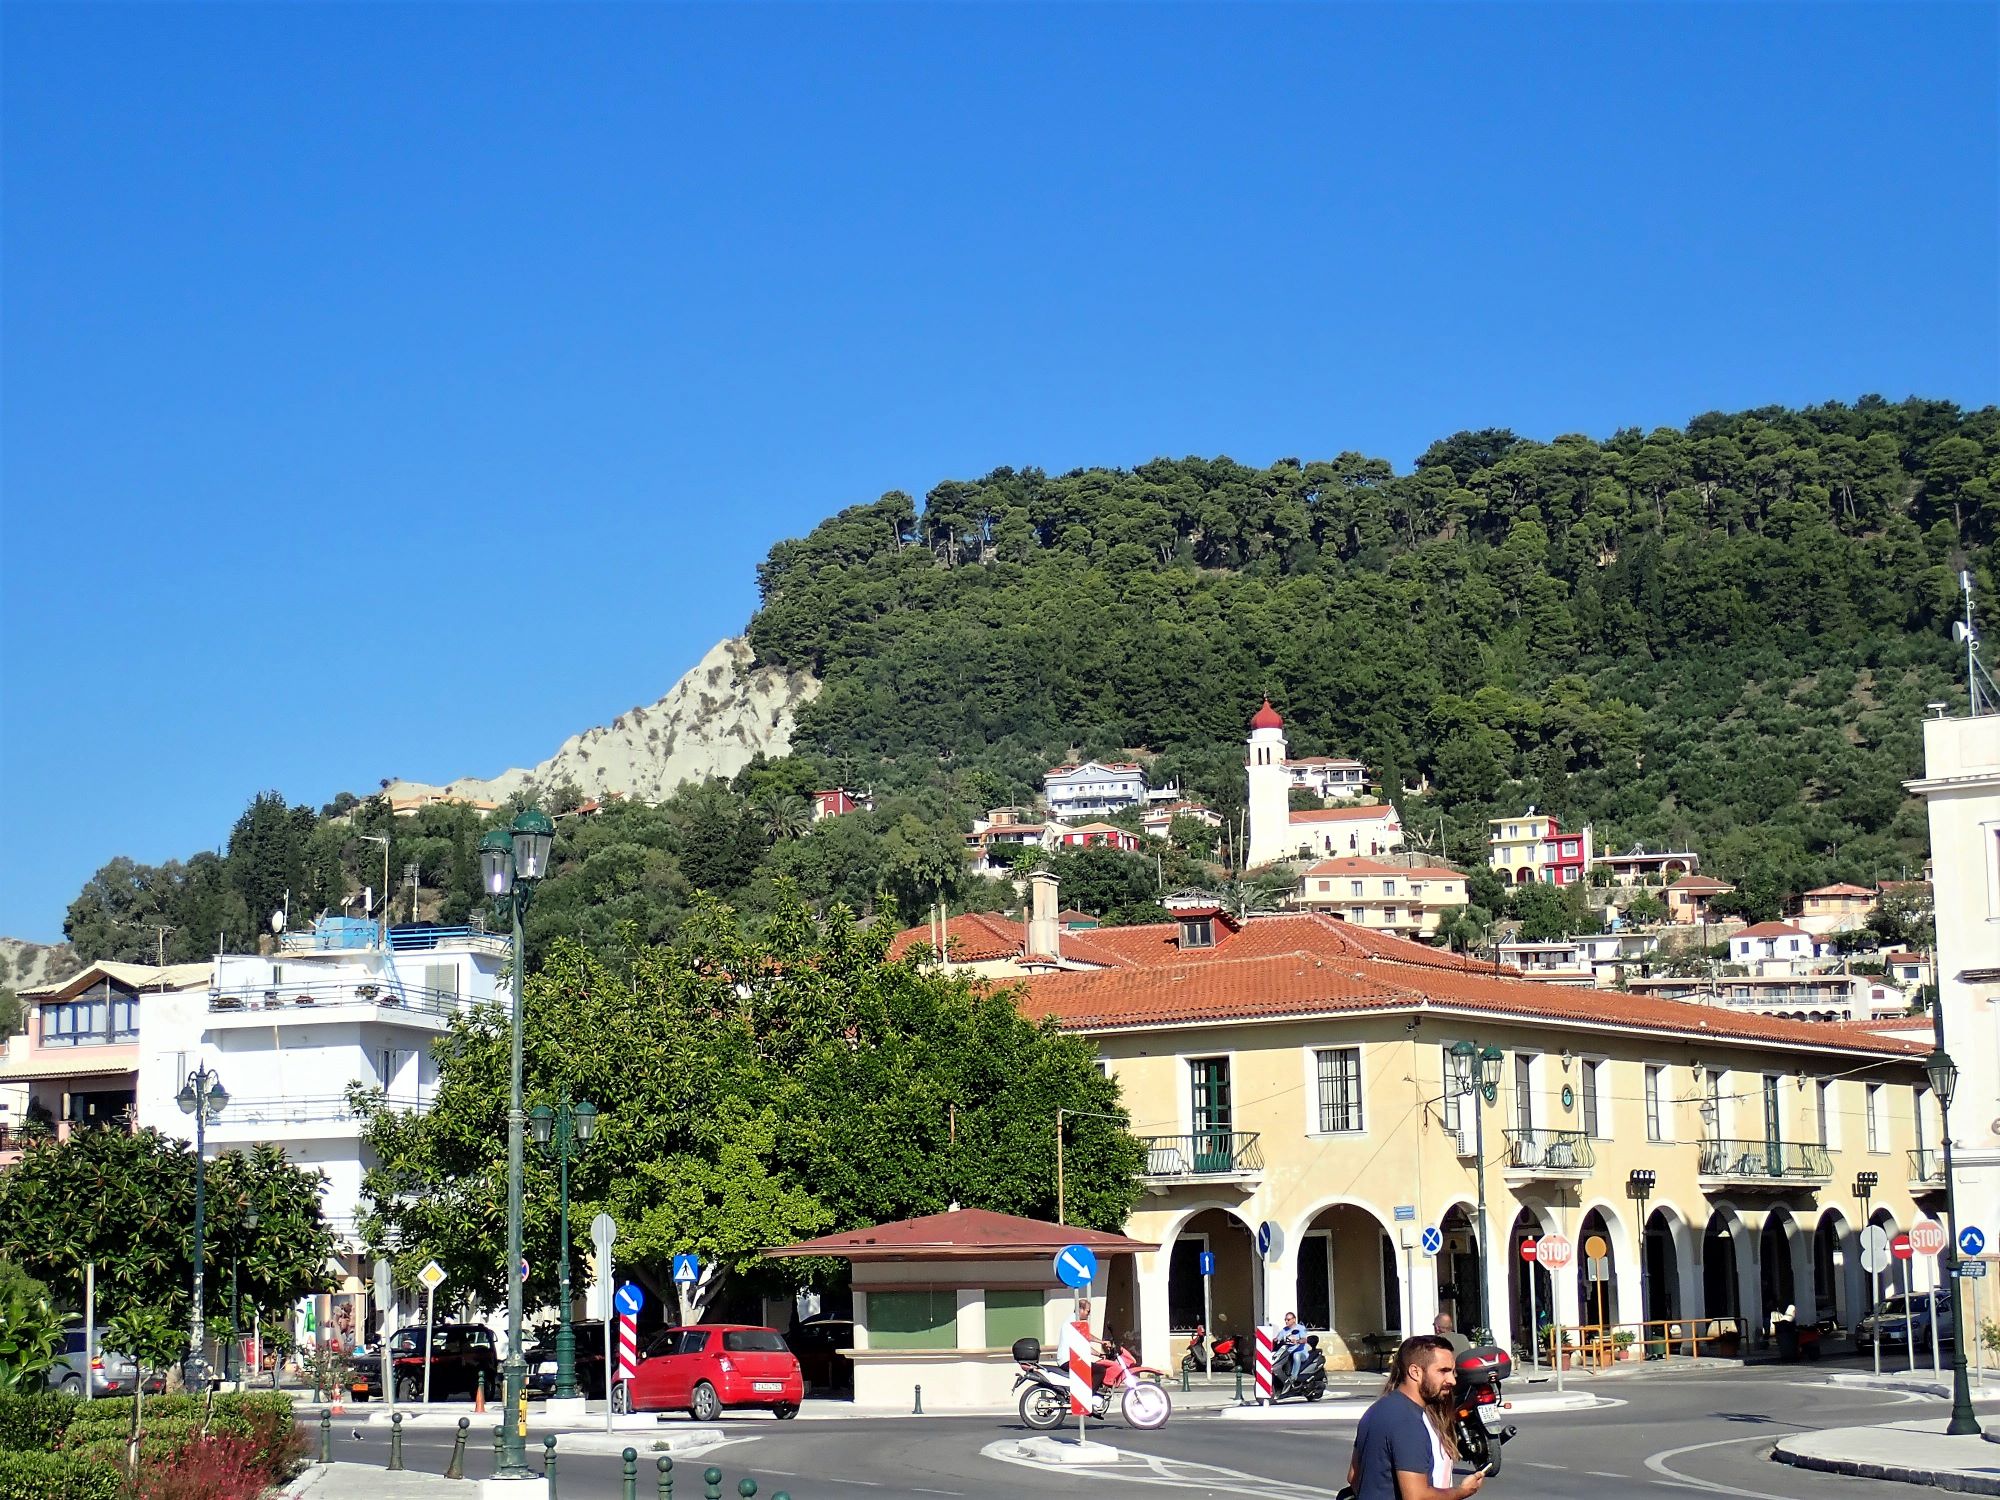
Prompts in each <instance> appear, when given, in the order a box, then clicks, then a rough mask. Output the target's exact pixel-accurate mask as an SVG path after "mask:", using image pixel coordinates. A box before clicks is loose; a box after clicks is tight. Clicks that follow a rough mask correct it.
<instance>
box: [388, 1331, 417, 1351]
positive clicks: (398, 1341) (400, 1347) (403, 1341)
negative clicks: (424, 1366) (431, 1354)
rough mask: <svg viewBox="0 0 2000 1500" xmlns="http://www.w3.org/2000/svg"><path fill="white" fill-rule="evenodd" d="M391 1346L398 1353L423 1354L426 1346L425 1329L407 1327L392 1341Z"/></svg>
mask: <svg viewBox="0 0 2000 1500" xmlns="http://www.w3.org/2000/svg"><path fill="white" fill-rule="evenodd" d="M389 1348H390V1350H391V1351H392V1352H394V1353H397V1354H421V1353H422V1352H423V1348H424V1331H423V1329H421V1328H405V1329H403V1330H402V1331H401V1332H400V1333H398V1334H397V1335H396V1337H395V1338H394V1339H392V1340H391V1341H390V1344H389Z"/></svg>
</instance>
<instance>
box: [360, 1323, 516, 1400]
mask: <svg viewBox="0 0 2000 1500" xmlns="http://www.w3.org/2000/svg"><path fill="white" fill-rule="evenodd" d="M428 1333H429V1336H427V1334H426V1330H425V1329H424V1328H423V1326H422V1325H421V1324H419V1325H415V1326H413V1327H409V1328H399V1329H397V1330H396V1332H395V1333H394V1334H393V1335H392V1336H391V1337H390V1339H389V1367H390V1369H391V1371H392V1372H393V1374H394V1376H395V1381H396V1399H397V1400H398V1401H421V1400H423V1399H424V1361H425V1358H426V1355H427V1352H428V1358H429V1360H430V1367H431V1392H430V1393H431V1399H432V1400H433V1401H449V1400H452V1399H454V1398H457V1397H470V1396H471V1395H472V1393H473V1391H474V1389H475V1388H476V1387H477V1386H478V1384H479V1377H480V1376H481V1375H484V1376H485V1377H486V1394H487V1396H488V1398H489V1399H490V1398H494V1397H497V1396H498V1395H499V1394H500V1380H499V1370H500V1360H499V1355H498V1352H497V1348H496V1346H495V1344H494V1342H493V1330H492V1329H490V1328H487V1327H484V1326H483V1325H481V1324H478V1323H440V1324H439V1325H438V1326H437V1327H436V1328H434V1329H431V1330H429V1331H428ZM348 1393H349V1394H350V1395H351V1396H352V1397H353V1398H354V1399H355V1400H356V1401H379V1400H381V1399H382V1356H381V1354H380V1353H379V1352H377V1353H376V1354H375V1355H374V1356H373V1357H372V1358H369V1359H367V1360H359V1359H357V1361H356V1362H355V1364H354V1366H353V1369H352V1371H351V1372H350V1374H349V1376H348Z"/></svg>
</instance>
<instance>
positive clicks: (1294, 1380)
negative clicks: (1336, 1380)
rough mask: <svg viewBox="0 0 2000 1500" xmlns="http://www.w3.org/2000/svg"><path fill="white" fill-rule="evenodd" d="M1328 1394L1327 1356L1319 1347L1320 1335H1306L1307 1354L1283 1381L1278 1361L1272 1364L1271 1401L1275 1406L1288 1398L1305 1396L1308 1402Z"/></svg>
mask: <svg viewBox="0 0 2000 1500" xmlns="http://www.w3.org/2000/svg"><path fill="white" fill-rule="evenodd" d="M1325 1394H1326V1355H1325V1353H1324V1352H1322V1351H1321V1349H1320V1347H1319V1335H1318V1334H1316V1333H1309V1334H1307V1335H1306V1352H1305V1354H1304V1355H1303V1356H1302V1357H1301V1358H1300V1359H1299V1362H1298V1365H1297V1367H1296V1368H1293V1369H1291V1370H1289V1371H1288V1372H1287V1373H1286V1375H1285V1376H1284V1378H1283V1379H1279V1378H1278V1374H1277V1369H1276V1361H1275V1360H1274V1361H1273V1362H1272V1372H1271V1401H1272V1403H1273V1404H1276V1403H1277V1402H1280V1401H1283V1400H1284V1399H1285V1398H1286V1397H1288V1396H1303V1397H1305V1398H1306V1400H1308V1401H1317V1400H1319V1398H1320V1397H1322V1396H1324V1395H1325Z"/></svg>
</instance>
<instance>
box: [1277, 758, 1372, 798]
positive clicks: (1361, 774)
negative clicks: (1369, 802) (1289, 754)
mask: <svg viewBox="0 0 2000 1500" xmlns="http://www.w3.org/2000/svg"><path fill="white" fill-rule="evenodd" d="M1284 765H1285V775H1286V776H1287V777H1288V778H1290V783H1291V785H1292V786H1294V787H1297V788H1298V789H1299V790H1300V791H1306V792H1311V793H1312V794H1313V795H1314V796H1315V797H1361V796H1366V795H1367V792H1368V767H1366V766H1365V765H1363V764H1362V763H1361V762H1360V761H1358V760H1349V759H1348V758H1347V757H1346V756H1344V755H1303V756H1294V757H1293V758H1292V759H1290V760H1287V761H1286V762H1285V763H1284Z"/></svg>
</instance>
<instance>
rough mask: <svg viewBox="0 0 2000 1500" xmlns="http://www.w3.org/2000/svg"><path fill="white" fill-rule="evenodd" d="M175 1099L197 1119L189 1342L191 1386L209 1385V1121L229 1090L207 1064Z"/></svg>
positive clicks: (188, 1359) (183, 1087)
mask: <svg viewBox="0 0 2000 1500" xmlns="http://www.w3.org/2000/svg"><path fill="white" fill-rule="evenodd" d="M175 1097H176V1102H177V1103H178V1104H179V1105H180V1107H181V1111H182V1113H184V1114H190V1115H193V1116H194V1326H193V1329H192V1330H191V1335H190V1338H189V1342H188V1357H187V1374H188V1377H189V1380H188V1383H189V1384H190V1385H193V1384H195V1383H196V1382H197V1381H200V1382H202V1383H206V1381H207V1375H208V1358H207V1343H208V1326H207V1320H206V1319H205V1318H204V1317H203V1315H202V1298H203V1296H204V1295H205V1293H204V1290H203V1287H202V1261H203V1258H204V1256H205V1255H206V1253H207V1247H206V1245H204V1243H203V1230H204V1229H205V1228H206V1226H205V1225H204V1223H203V1216H204V1214H205V1212H206V1209H207V1199H208V1163H207V1154H208V1122H209V1121H210V1120H211V1119H213V1118H214V1117H215V1116H216V1115H219V1114H220V1113H222V1109H223V1106H224V1105H226V1104H228V1103H229V1091H228V1090H227V1089H225V1088H224V1087H223V1086H222V1080H221V1079H219V1078H217V1077H216V1076H215V1070H214V1069H213V1068H210V1067H209V1066H208V1065H207V1064H205V1063H204V1064H203V1065H202V1066H201V1067H198V1068H196V1069H195V1070H194V1071H193V1072H192V1073H190V1074H188V1076H187V1082H186V1083H183V1084H182V1085H181V1091H180V1093H179V1094H178V1095H176V1096H175Z"/></svg>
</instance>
